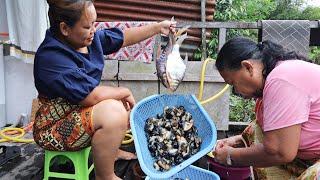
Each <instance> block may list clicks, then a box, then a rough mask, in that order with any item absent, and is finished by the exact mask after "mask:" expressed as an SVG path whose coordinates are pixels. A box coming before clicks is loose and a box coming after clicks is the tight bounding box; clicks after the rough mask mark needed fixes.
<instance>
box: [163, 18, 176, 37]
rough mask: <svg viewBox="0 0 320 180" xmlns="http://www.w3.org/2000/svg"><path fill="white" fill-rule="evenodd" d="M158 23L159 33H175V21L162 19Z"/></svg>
mask: <svg viewBox="0 0 320 180" xmlns="http://www.w3.org/2000/svg"><path fill="white" fill-rule="evenodd" d="M159 25H160V33H161V34H163V35H169V32H172V33H175V31H176V25H177V22H176V21H169V20H164V21H161V22H159Z"/></svg>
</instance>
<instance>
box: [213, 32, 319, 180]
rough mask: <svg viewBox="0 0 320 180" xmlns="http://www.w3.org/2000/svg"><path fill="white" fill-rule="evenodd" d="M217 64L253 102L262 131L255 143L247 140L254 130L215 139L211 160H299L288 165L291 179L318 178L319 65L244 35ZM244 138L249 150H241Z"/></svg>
mask: <svg viewBox="0 0 320 180" xmlns="http://www.w3.org/2000/svg"><path fill="white" fill-rule="evenodd" d="M215 65H216V67H217V69H218V70H219V72H220V74H221V76H222V77H223V78H224V80H225V81H226V83H228V84H230V85H232V86H233V88H234V90H235V92H236V93H237V94H239V95H241V96H242V97H243V98H255V99H256V100H257V104H256V117H257V118H256V119H257V120H256V122H257V123H256V124H257V125H258V127H259V128H261V130H262V131H261V132H262V138H260V140H259V141H257V140H255V142H253V141H252V140H251V139H253V135H254V134H257V133H254V132H253V129H252V126H249V127H248V128H247V129H246V130H245V131H244V133H243V134H242V135H238V136H234V137H230V138H227V139H223V140H220V141H218V143H217V145H216V148H215V153H216V156H215V159H216V160H217V161H218V162H220V163H222V164H225V165H232V166H254V167H270V166H276V165H284V164H288V163H290V164H291V165H297V162H301V164H302V165H303V166H299V167H295V166H291V165H290V167H295V169H294V170H293V171H294V175H295V176H300V178H305V177H307V176H308V177H310V176H311V177H313V178H316V177H319V172H320V162H319V161H318V160H319V158H320V82H319V81H320V66H319V65H316V64H312V63H309V62H307V61H306V58H304V57H302V56H300V55H298V54H297V53H295V52H294V51H287V50H286V49H284V48H283V47H282V46H280V45H278V44H275V43H272V42H271V41H264V42H262V43H261V44H257V43H255V42H253V41H252V40H250V39H247V38H242V37H237V38H234V39H231V40H230V41H228V42H227V43H226V44H225V45H224V46H223V47H222V49H221V50H220V52H219V54H218V58H217V61H216V64H215ZM248 134H249V135H248ZM250 136H251V137H250ZM243 140H244V142H246V144H247V145H248V147H240V148H239V147H238V144H241V143H242V142H243ZM317 161H318V162H319V163H316V162H317ZM285 167H289V166H285ZM297 168H299V171H298V169H297ZM307 168H308V170H307V171H305V169H307ZM303 172H304V173H303ZM317 175H318V176H317Z"/></svg>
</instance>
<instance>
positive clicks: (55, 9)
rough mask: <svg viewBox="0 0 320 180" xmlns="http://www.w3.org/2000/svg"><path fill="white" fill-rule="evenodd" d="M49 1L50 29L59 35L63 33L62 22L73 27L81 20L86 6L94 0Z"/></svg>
mask: <svg viewBox="0 0 320 180" xmlns="http://www.w3.org/2000/svg"><path fill="white" fill-rule="evenodd" d="M47 3H48V4H49V11H48V16H49V20H50V26H51V27H50V29H51V31H53V33H54V34H55V35H58V34H61V32H60V23H61V22H65V23H66V24H67V25H68V26H70V27H73V26H74V25H75V24H76V22H77V21H79V20H80V18H81V15H82V13H83V11H84V9H85V7H87V6H89V5H91V4H92V3H93V0H47Z"/></svg>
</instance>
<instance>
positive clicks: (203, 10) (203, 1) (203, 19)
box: [201, 0, 207, 61]
mask: <svg viewBox="0 0 320 180" xmlns="http://www.w3.org/2000/svg"><path fill="white" fill-rule="evenodd" d="M201 22H202V23H206V0H201ZM201 33H202V37H201V41H202V57H201V60H202V61H204V60H205V59H206V58H207V44H206V28H205V27H202V28H201Z"/></svg>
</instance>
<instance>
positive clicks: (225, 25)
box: [177, 21, 320, 29]
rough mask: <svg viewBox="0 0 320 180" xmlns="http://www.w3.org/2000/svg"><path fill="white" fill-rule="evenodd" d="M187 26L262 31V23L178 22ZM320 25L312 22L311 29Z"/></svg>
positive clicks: (179, 25)
mask: <svg viewBox="0 0 320 180" xmlns="http://www.w3.org/2000/svg"><path fill="white" fill-rule="evenodd" d="M185 25H190V26H191V28H207V29H210V28H211V29H219V28H226V29H261V27H262V25H261V22H260V21H258V22H217V21H216V22H198V21H188V22H178V24H177V27H183V26H185ZM319 27H320V25H319V23H318V21H310V28H319Z"/></svg>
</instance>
